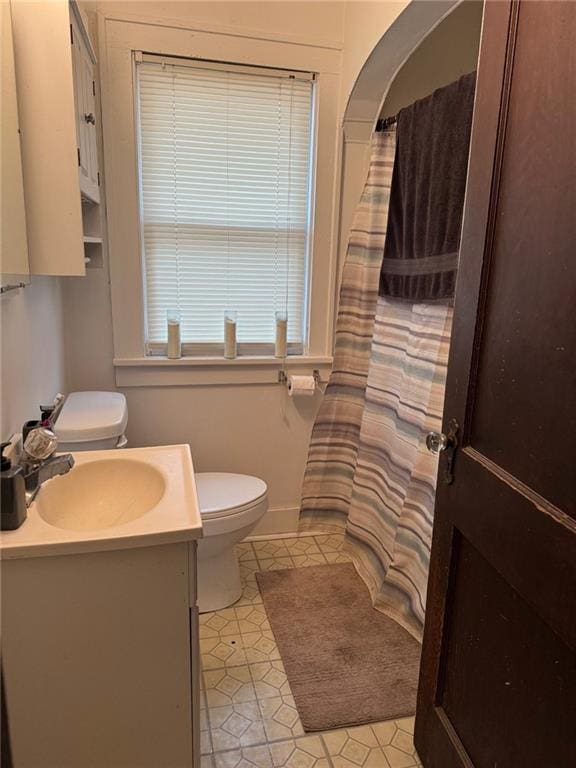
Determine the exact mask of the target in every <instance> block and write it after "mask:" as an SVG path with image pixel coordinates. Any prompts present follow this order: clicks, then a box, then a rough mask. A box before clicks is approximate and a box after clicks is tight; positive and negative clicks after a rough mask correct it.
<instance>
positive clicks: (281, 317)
mask: <svg viewBox="0 0 576 768" xmlns="http://www.w3.org/2000/svg"><path fill="white" fill-rule="evenodd" d="M287 338H288V316H287V315H286V312H276V351H275V353H274V354H275V356H276V357H286V351H287V346H288V345H287Z"/></svg>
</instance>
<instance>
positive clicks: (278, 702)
mask: <svg viewBox="0 0 576 768" xmlns="http://www.w3.org/2000/svg"><path fill="white" fill-rule="evenodd" d="M258 703H259V705H260V709H261V711H262V718H263V720H264V730H265V731H266V739H267V740H268V741H269V742H271V741H280V740H282V739H289V738H290V737H293V736H303V735H304V729H303V728H302V723H301V722H300V716H299V715H298V710H297V709H296V704H295V703H294V698H293V697H292V696H274V697H272V698H264V699H259V701H258Z"/></svg>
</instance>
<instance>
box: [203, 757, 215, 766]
mask: <svg viewBox="0 0 576 768" xmlns="http://www.w3.org/2000/svg"><path fill="white" fill-rule="evenodd" d="M200 768H214V758H213V757H212V756H211V755H201V757H200Z"/></svg>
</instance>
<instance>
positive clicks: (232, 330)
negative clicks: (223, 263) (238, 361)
mask: <svg viewBox="0 0 576 768" xmlns="http://www.w3.org/2000/svg"><path fill="white" fill-rule="evenodd" d="M224 357H226V358H228V359H232V358H234V357H236V312H225V313H224Z"/></svg>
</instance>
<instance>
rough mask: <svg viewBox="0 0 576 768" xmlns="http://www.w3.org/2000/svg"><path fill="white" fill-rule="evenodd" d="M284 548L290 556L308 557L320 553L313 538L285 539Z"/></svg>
mask: <svg viewBox="0 0 576 768" xmlns="http://www.w3.org/2000/svg"><path fill="white" fill-rule="evenodd" d="M286 548H287V549H288V552H289V554H291V555H309V554H312V553H314V554H317V553H318V552H320V548H319V546H318V544H317V542H316V541H315V539H314V537H313V536H301V537H299V538H295V539H286Z"/></svg>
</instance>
